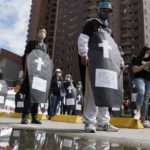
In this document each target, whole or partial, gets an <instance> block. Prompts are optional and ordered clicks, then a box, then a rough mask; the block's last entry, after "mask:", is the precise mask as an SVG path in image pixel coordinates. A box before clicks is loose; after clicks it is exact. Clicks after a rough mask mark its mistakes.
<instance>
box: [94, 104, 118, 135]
mask: <svg viewBox="0 0 150 150" xmlns="http://www.w3.org/2000/svg"><path fill="white" fill-rule="evenodd" d="M97 122H98V127H97V130H98V131H109V132H117V131H119V129H118V128H116V127H114V126H112V125H111V124H110V123H109V122H110V114H109V111H108V107H98V116H97Z"/></svg>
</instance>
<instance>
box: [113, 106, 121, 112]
mask: <svg viewBox="0 0 150 150" xmlns="http://www.w3.org/2000/svg"><path fill="white" fill-rule="evenodd" d="M112 110H113V111H120V107H112Z"/></svg>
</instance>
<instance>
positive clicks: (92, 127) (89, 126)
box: [85, 123, 96, 133]
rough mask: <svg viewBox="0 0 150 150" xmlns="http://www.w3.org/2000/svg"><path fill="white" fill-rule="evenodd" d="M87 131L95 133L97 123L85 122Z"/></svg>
mask: <svg viewBox="0 0 150 150" xmlns="http://www.w3.org/2000/svg"><path fill="white" fill-rule="evenodd" d="M85 132H86V133H95V132H96V127H95V124H92V123H90V124H85Z"/></svg>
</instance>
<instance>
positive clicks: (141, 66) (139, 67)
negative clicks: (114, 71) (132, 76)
mask: <svg viewBox="0 0 150 150" xmlns="http://www.w3.org/2000/svg"><path fill="white" fill-rule="evenodd" d="M149 66H150V61H148V62H146V63H144V64H142V65H140V66H137V65H134V66H133V67H132V70H133V73H138V72H140V71H142V70H143V69H144V68H146V67H149Z"/></svg>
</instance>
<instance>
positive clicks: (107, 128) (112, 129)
mask: <svg viewBox="0 0 150 150" xmlns="http://www.w3.org/2000/svg"><path fill="white" fill-rule="evenodd" d="M96 130H97V131H108V132H118V131H119V128H117V127H114V126H113V125H111V124H110V123H109V124H105V125H104V126H100V125H99V126H98V127H97V129H96Z"/></svg>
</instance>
